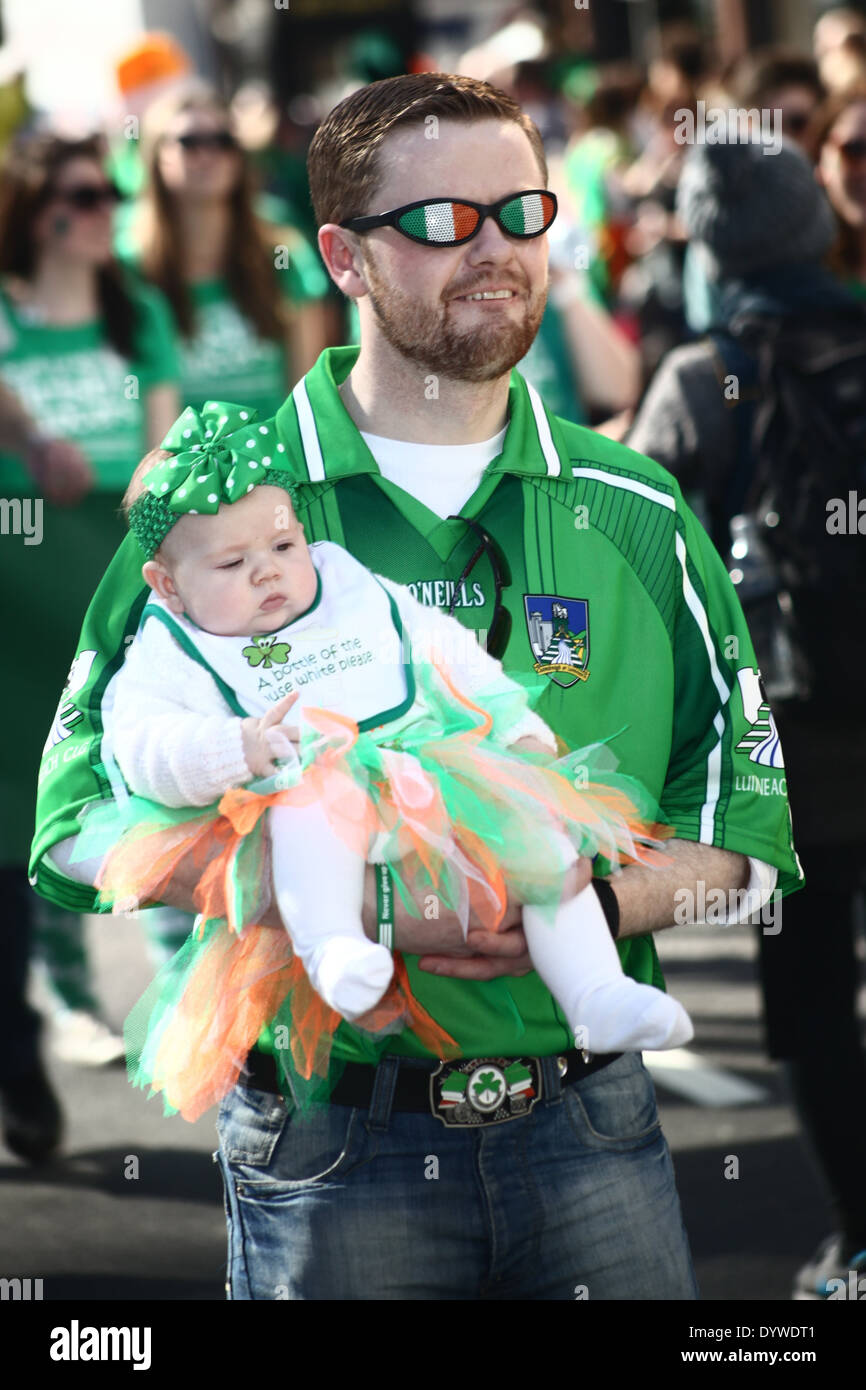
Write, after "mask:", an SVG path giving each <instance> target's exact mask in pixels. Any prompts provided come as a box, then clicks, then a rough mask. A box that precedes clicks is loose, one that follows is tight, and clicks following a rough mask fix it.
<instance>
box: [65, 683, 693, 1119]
mask: <svg viewBox="0 0 866 1390" xmlns="http://www.w3.org/2000/svg"><path fill="white" fill-rule="evenodd" d="M419 669H421V670H423V669H424V668H419ZM427 669H428V671H429V674H428V675H426V676H422V679H423V683H424V691H423V693H424V699H425V705H426V710H427V711H428V712H432V713H428V715H427V716H425V717H424V718H421V719H419V720H417V721H416V722H415V723H414V724H412V723H410V724H408V726H405V727H403V728H402V729H401V730H400V732H399V736H398V737H396V738H395V733H394V729H393V727H392V726H389V725H382V726H380V727H379V728H377V729H373V730H369V731H366V732H359V730H358V726H357V724H355V723H354V722H353V721H351V720H350V719H347V718H345V717H343V716H341V715H337V714H334V713H332V712H328V711H325V710H316V709H310V708H309V707H308V708H307V709H306V710H305V711H304V719H305V728H304V735H303V742H302V745H301V760H300V768H299V769H298V770H297V771H295V770H291V771H290V772H289V774H288V775H287V776H283V777H282V778H279V777H278V778H275V779H274V778H272V779H270V781H269V782H260V783H255V784H253V785H251V786H248V787H241V788H234V789H231V790H229V791H227V792H226V793H225V794H224V795H223V796H222V798H221V799H220V801H219V802H218V803H217V804H215V805H213V806H209V807H206V808H205V809H203V810H200V811H195V812H192V813H191V812H190V810H189V809H187V808H181V809H175V810H172V809H169V808H166V807H163V806H160V805H158V804H156V803H155V802H152V801H148V800H146V799H145V798H142V797H135V796H133V797H129V798H128V799H127V800H125V801H120V802H110V803H100V804H98V805H97V806H95V807H92V808H90V810H89V812H88V813H87V815H86V816H85V820H84V824H83V828H82V833H81V835H80V836H79V845H78V849H77V852H76V857H77V858H80V859H87V858H91V857H94V856H95V855H96V854H97V853H98V854H100V855H103V856H104V858H103V864H102V869H101V872H100V875H99V878H98V881H97V886H98V888H99V890H100V906H101V908H102V909H103V910H105V911H112V910H113V911H118V910H123V909H128V908H130V907H135V906H139V905H142V904H146V903H154V902H159V901H160V900H161V898H162V895H163V894H164V892H165V889H166V885H167V883H168V882H169V881H170V880H171V878H172V877H173V876H174V875H175V874H176V873H178V872H182V873H183V875H184V878H185V880H186V881H190V878H195V879H196V880H197V887H196V889H195V893H194V900H195V904H196V907H197V909H198V912H199V917H198V919H197V922H196V926H195V928H194V929H193V931H192V933H191V934H190V936H189V938H188V939H187V941H186V942H185V943H184V945H183V947H182V948H181V950H180V951H178V952H177V954H176V955H175V957H174V958H173V959H172V960H171V961H170V962H169V963H168V965H167V966H165V967H164V968H163V969H162V970H161V971H160V972H159V974H158V975H157V976H156V978H155V979H154V981H153V982H152V984H151V986H150V988H149V989H148V990H147V991H146V992H145V994H144V995H143V997H142V999H141V1000H140V1001H139V1003H138V1004H137V1005H136V1007H135V1008H134V1009H133V1011H132V1013H131V1014H130V1016H129V1018H128V1020H127V1025H126V1030H125V1033H126V1042H127V1065H128V1069H129V1074H130V1078H131V1080H132V1081H133V1082H134V1084H136V1085H139V1086H143V1087H150V1088H151V1091H152V1092H158V1093H161V1094H162V1095H163V1098H164V1102H165V1107H166V1110H167V1111H169V1112H176V1111H179V1112H180V1113H181V1114H182V1115H184V1117H185V1118H187V1119H189V1120H194V1119H196V1118H198V1116H199V1115H201V1114H203V1113H204V1111H205V1110H207V1109H209V1108H210V1107H211V1106H212V1105H214V1104H217V1103H219V1101H220V1100H221V1099H222V1098H223V1097H224V1096H225V1095H226V1094H227V1093H228V1092H229V1091H230V1090H231V1088H232V1087H233V1086H234V1085H235V1083H236V1082H237V1081H239V1080H241V1079H242V1074H243V1070H244V1066H245V1062H246V1057H247V1054H248V1052H249V1050H250V1049H251V1048H252V1047H253V1046H254V1045H255V1043H256V1041H257V1040H258V1038H259V1037H260V1035H261V1033H262V1031H263V1030H264V1029H265V1028H266V1027H270V1028H271V1030H273V1029H274V1028H275V1027H276V1028H280V1027H282V1028H283V1031H284V1037H285V1045H284V1046H281V1047H279V1048H278V1049H277V1051H276V1053H275V1059H276V1061H277V1063H278V1069H279V1070H281V1071H282V1078H281V1079H282V1082H283V1083H284V1084H285V1088H286V1093H287V1094H288V1095H290V1096H291V1097H292V1098H293V1100H294V1102H295V1103H296V1104H297V1105H298V1106H299V1107H300V1108H301V1109H305V1108H308V1107H309V1106H310V1105H313V1104H316V1103H318V1102H321V1101H325V1100H327V1097H328V1094H329V1092H330V1089H331V1088H332V1086H333V1085H334V1083H335V1082H336V1080H337V1079H338V1075H339V1071H340V1066H339V1063H338V1061H337V1060H336V1058H334V1057H332V1042H333V1037H334V1033H335V1031H336V1029H337V1027H338V1026H339V1025H340V1024H341V1023H342V1022H343V1020H342V1018H341V1016H340V1015H339V1014H337V1013H335V1012H334V1011H333V1010H332V1009H330V1008H329V1007H328V1006H327V1005H326V1004H325V1003H324V1002H323V1001H322V1000H321V999H320V998H319V996H318V995H317V994H316V993H315V991H314V990H313V988H312V986H311V984H310V982H309V980H308V978H307V975H306V973H305V971H304V968H303V965H302V964H301V961H300V959H299V958H298V957H297V956H296V955H295V954H294V952H293V950H292V943H291V938H290V935H289V932H288V931H286V930H283V929H281V928H278V927H274V926H267V925H262V919H263V916H264V915H265V913H266V912H267V909H268V908H269V907H270V905H271V869H270V863H271V861H270V855H271V847H270V840H269V836H268V834H267V833H266V818H265V813H266V812H267V811H268V810H269V809H270V807H271V806H275V805H281V804H282V805H294V806H301V807H303V806H307V805H311V804H313V803H314V802H316V803H319V804H320V805H322V806H324V807H325V809H326V811H327V814H328V817H329V821H330V823H331V826H332V828H333V829H334V830H335V831H336V832H337V833H338V834H340V836H341V837H342V838H343V839H344V841H345V842H346V843H347V844H348V845H350V846H351V847H352V848H353V849H354V850H355V851H356V852H357V853H358V854H359V855H361V856H362V857H363V858H364V859H365V860H366V859H367V858H368V857H369V855H370V847H371V845H372V844H373V843H374V842H375V844H376V855H375V857H376V858H377V859H380V860H381V861H382V862H385V863H386V864H388V866H389V868H390V870H391V873H392V876H393V882H394V887H395V890H396V891H397V892H398V893H399V895H400V898H401V899H402V901H403V903H404V904H405V906H406V908H407V910H408V911H409V913H410V914H412V915H414V916H417V917H420V916H421V911H420V909H419V908H418V907H417V906H416V903H418V902H423V901H424V900H425V898H426V897H427V895H429V894H435V895H436V896H437V898H438V900H439V903H440V904H441V906H442V907H443V908H445V909H446V910H448V911H449V912H450V911H454V912H457V913H458V915H459V917H460V920H461V922H463V924H464V928H465V926H466V924H467V922H468V919H469V916H470V914H473V915H474V916H475V918H476V919H477V920H479V921H480V922H481V924H482V925H483V926H484V927H486V928H487V929H488V930H492V931H495V930H497V929H498V927H499V926H500V924H501V922H502V920H503V917H504V914H505V909H506V905H507V900H508V898H509V896H510V897H511V898H512V900H516V901H520V902H532V903H534V904H536V905H538V906H547V907H549V909H550V915H551V923H552V922H553V917H554V915H555V910H556V907H557V906H558V904H559V900H560V894H561V877H562V871H564V869H565V867H566V861H565V855H564V849H568V847H569V845H570V846H573V848H574V850H576V851H577V852H578V853H580V854H585V855H590V856H600V857H601V858H602V860H603V862H604V867H603V868H601V869H600V870H599V871H600V872H608V869H609V867H615V866H616V865H618V864H621V863H627V862H634V861H640V862H643V863H654V862H666V861H665V859H664V856H663V855H661V853H660V851H659V848H658V846H659V843H660V841H661V840H662V838H663V837H664V835H665V833H666V832H665V829H664V827H662V826H659V825H658V824H656V823H655V808H654V807H652V806H651V805H650V802H649V798H648V796H647V794H646V793H645V792H644V791H643V789H642V788H641V787H640V785H639V784H638V783H636V782H635V781H634V780H633V779H631V778H627V777H623V776H620V775H618V774H616V773H615V772H613V771H612V770H611V764H612V763H613V762H614V760H613V758H612V757H611V755H610V753H609V751H608V750H607V749H606V748H605V746H604V745H602V744H595V745H593V746H592V747H591V748H586V749H581V750H579V751H578V752H574V753H571V754H569V755H567V756H566V757H564V758H561V759H559V760H556V761H551V759H550V758H549V757H546V756H544V755H536V754H529V753H524V752H512V751H509V750H508V749H507V748H505V747H504V746H502V744H501V742H499V741H496V740H495V739H494V737H492V736H491V735H492V733H493V731H494V727H508V726H509V717H508V709H507V702H508V700H512V701H514V700H515V694H514V693H513V687H512V693H510V694H509V693H508V690H507V688H498V689H497V690H496V691H491V692H490V694H489V698H488V699H485V697H484V696H483V695H482V696H479V703H473V701H471V700H469V699H467V698H466V697H465V696H463V695H461V693H460V692H459V691H457V690H456V689H455V687H454V685H453V684H452V682H451V680H450V678H449V677H448V675H447V673H446V672H445V671H444V670H442V669H441V668H440V667H438V666H437V665H435V663H434V664H433V666H431V667H429V668H427ZM517 698H521V699H522V695H521V694H518V697H517ZM515 709H516V706H515ZM514 722H516V721H511V723H512V724H513V723H514ZM287 781H288V782H290V783H293V784H292V785H286V782H287ZM563 832H564V837H563ZM566 841H567V843H566ZM106 846H111V848H110V849H109V850H108V852H107V853H105V847H106ZM551 846H558V847H559V848H556V849H554V850H553V851H552V849H551ZM563 847H564V848H563ZM394 960H395V971H394V978H393V980H392V982H391V985H390V986H389V988H388V990H387V992H386V994H385V995H384V997H383V998H382V1000H381V1001H380V1003H379V1004H378V1005H377V1006H376V1007H375V1009H373V1010H371V1011H370V1012H369V1013H368V1014H366V1015H364V1017H363V1019H362V1020H360V1021H357V1022H356V1023H355V1024H354V1025H353V1027H354V1028H355V1029H356V1030H359V1031H360V1032H361V1033H362V1034H366V1035H368V1036H369V1038H370V1041H371V1043H374V1042H375V1041H376V1040H381V1038H382V1037H383V1036H385V1035H388V1034H391V1033H395V1032H399V1031H402V1030H403V1029H404V1028H409V1029H411V1030H412V1031H413V1032H414V1033H415V1035H416V1036H417V1037H418V1039H419V1041H420V1042H421V1043H422V1044H423V1046H424V1047H425V1048H427V1050H429V1051H430V1052H431V1053H432V1054H433V1055H436V1056H440V1057H444V1058H447V1057H449V1056H456V1055H457V1045H456V1043H455V1041H454V1039H453V1038H451V1037H450V1036H449V1035H448V1034H447V1033H446V1032H445V1031H444V1030H443V1029H442V1028H440V1027H439V1025H438V1024H437V1023H436V1021H435V1020H434V1019H433V1018H432V1017H431V1016H430V1015H429V1013H428V1012H427V1011H426V1010H425V1009H424V1008H423V1006H422V1005H421V1004H420V1003H419V1002H418V1000H417V999H415V998H414V996H413V994H412V991H411V989H410V986H409V980H408V974H407V971H406V967H405V963H404V962H403V960H402V957H401V955H400V953H399V951H395V953H394Z"/></svg>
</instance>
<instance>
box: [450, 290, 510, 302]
mask: <svg viewBox="0 0 866 1390" xmlns="http://www.w3.org/2000/svg"><path fill="white" fill-rule="evenodd" d="M455 298H456V299H462V300H475V301H476V302H477V301H480V300H483V299H516V298H517V290H475V291H474V293H472V294H458V295H455Z"/></svg>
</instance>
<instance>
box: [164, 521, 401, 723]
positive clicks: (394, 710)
mask: <svg viewBox="0 0 866 1390" xmlns="http://www.w3.org/2000/svg"><path fill="white" fill-rule="evenodd" d="M310 555H311V557H312V560H313V564H314V565H315V567H316V570H317V572H318V576H319V586H318V593H317V598H316V599H315V600H314V602H313V604H312V606H311V607H310V608H309V609H308V610H307V612H306V613H304V614H302V616H301V617H299V618H296V619H295V620H294V622H291V623H288V624H287V625H286V626H285V627H283V628H280V630H279V631H278V632H269V633H268V634H267V635H266V636H258V637H218V636H215V635H214V634H213V633H210V632H205V631H204V630H203V629H202V628H200V627H197V626H196V624H195V623H193V622H191V621H190V619H189V618H187V617H186V616H183V617H178V616H177V615H176V614H174V613H171V612H170V611H169V609H168V608H167V607H166V605H165V604H164V603H163V601H162V600H161V599H158V598H156V597H155V596H154V597H153V598H151V599H150V600H149V602H148V604H147V607H146V608H145V610H144V613H143V615H142V618H143V620H146V619H155V620H157V621H160V622H163V623H165V624H166V626H167V627H168V629H169V631H170V632H171V633H172V635H173V636H174V637H175V639H176V641H177V642H178V643H179V644H180V646H181V647H183V649H184V651H186V653H187V654H188V655H189V656H192V657H193V658H194V659H195V660H196V661H198V662H200V664H201V665H203V666H204V667H206V668H207V669H208V670H209V671H210V672H211V674H212V676H213V677H214V679H215V680H216V682H217V685H218V686H219V688H220V691H221V692H222V694H223V696H224V697H225V699H226V700H227V702H228V704H229V705H230V706H232V709H233V712H234V713H235V714H242V715H254V716H257V717H258V716H260V715H262V714H264V713H265V712H266V711H267V709H268V707H269V706H270V705H272V704H274V703H275V702H276V701H277V700H281V699H282V697H283V696H284V695H290V694H292V692H293V691H295V690H297V691H298V692H299V698H298V699H297V701H296V702H295V704H294V705H293V706H292V708H291V710H290V712H289V715H288V722H289V723H294V722H295V721H296V720H298V719H300V716H301V712H302V710H303V709H304V708H305V707H306V706H308V705H311V706H316V707H318V708H320V709H327V710H334V711H335V712H336V713H338V714H342V715H345V716H346V717H347V718H350V719H354V720H355V722H356V723H357V724H358V727H359V728H360V729H361V730H364V729H369V728H375V727H377V726H378V725H380V724H385V723H387V722H389V721H390V720H392V719H397V718H399V716H400V715H402V714H404V713H405V712H406V710H408V709H409V707H410V706H411V705H412V703H413V701H414V699H415V683H414V679H413V676H412V671H411V667H409V666H408V665H404V661H403V634H402V624H401V621H400V615H399V612H398V609H397V605H396V603H395V602H394V600H393V599H392V597H391V595H390V594H389V593H388V591H387V589H385V588H384V586H383V585H382V584H380V583H379V581H378V579H376V578H375V576H374V575H373V574H371V573H370V571H369V570H368V569H366V568H365V567H364V566H363V565H361V564H359V562H358V561H357V560H355V559H354V558H353V557H352V556H351V555H350V554H349V553H348V551H346V550H344V549H343V547H342V546H339V545H335V544H334V543H333V542H332V541H316V542H314V543H313V544H312V545H311V546H310Z"/></svg>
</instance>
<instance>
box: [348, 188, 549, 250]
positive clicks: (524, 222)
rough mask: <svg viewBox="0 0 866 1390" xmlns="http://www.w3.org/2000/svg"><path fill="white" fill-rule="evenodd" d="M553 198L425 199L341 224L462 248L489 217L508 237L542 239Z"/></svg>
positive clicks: (539, 191)
mask: <svg viewBox="0 0 866 1390" xmlns="http://www.w3.org/2000/svg"><path fill="white" fill-rule="evenodd" d="M556 210H557V203H556V196H555V194H553V193H548V191H547V189H546V188H533V189H530V190H529V191H528V192H526V193H509V194H508V196H507V197H506V198H500V199H499V202H497V203H469V202H466V201H465V200H463V199H457V198H426V199H425V200H424V201H423V202H420V203H407V204H406V206H405V207H402V208H394V210H393V212H383V213H381V214H380V215H379V216H377V217H350V218H348V220H347V221H345V222H341V223H340V226H341V227H346V228H348V229H349V231H352V232H372V231H373V230H374V229H375V228H376V227H395V228H396V230H397V231H398V232H402V234H403V236H406V237H409V239H410V241H419V242H421V244H422V245H423V246H462V245H463V243H464V242H465V241H471V240H472V238H473V237H474V236H477V235H478V233H479V232H480V231H481V226H482V224H483V222H484V219H485V218H486V217H492V218H493V220H494V221H495V222H496V224H497V226H498V227H500V228H501V229H502V231H503V232H505V234H506V235H507V236H514V237H520V238H521V239H523V240H528V239H529V238H530V237H535V236H541V234H542V232H546V231H547V229H548V228H549V227H550V225H551V223H552V222H553V219H554V217H555V216H556Z"/></svg>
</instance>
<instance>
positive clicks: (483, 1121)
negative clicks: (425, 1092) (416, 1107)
mask: <svg viewBox="0 0 866 1390" xmlns="http://www.w3.org/2000/svg"><path fill="white" fill-rule="evenodd" d="M541 1089H542V1074H541V1064H540V1062H539V1060H538V1058H537V1057H471V1058H464V1059H462V1060H459V1061H455V1062H440V1063H439V1066H438V1067H437V1068H436V1070H435V1071H434V1072H433V1074H432V1076H431V1077H430V1111H431V1114H433V1115H435V1116H436V1118H437V1120H441V1121H442V1123H443V1124H444V1125H447V1126H448V1127H449V1128H451V1127H454V1128H463V1129H471V1128H473V1127H475V1126H476V1125H501V1124H505V1123H506V1121H508V1120H519V1119H521V1118H522V1117H523V1116H524V1115H528V1114H529V1112H530V1110H531V1109H532V1107H533V1105H535V1104H536V1102H537V1101H539V1100H540V1099H541Z"/></svg>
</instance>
